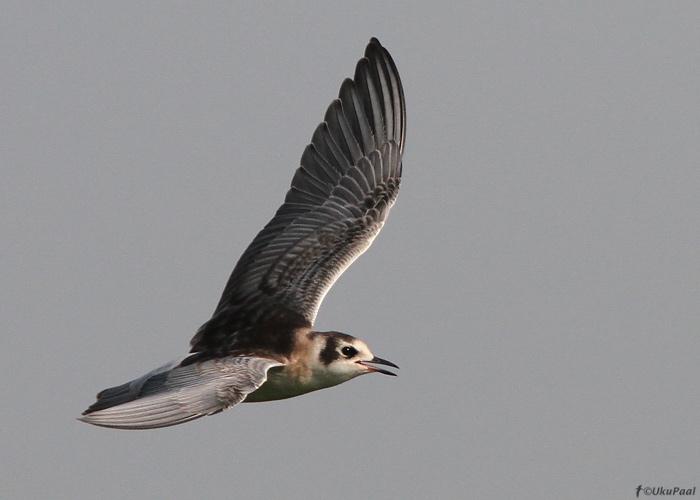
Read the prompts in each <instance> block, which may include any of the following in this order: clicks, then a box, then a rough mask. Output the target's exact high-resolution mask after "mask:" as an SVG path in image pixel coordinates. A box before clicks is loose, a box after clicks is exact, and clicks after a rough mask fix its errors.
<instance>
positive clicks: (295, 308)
mask: <svg viewBox="0 0 700 500" xmlns="http://www.w3.org/2000/svg"><path fill="white" fill-rule="evenodd" d="M405 131H406V110H405V103H404V95H403V88H402V86H401V80H400V79H399V74H398V72H397V70H396V66H395V65H394V61H393V60H392V58H391V56H390V55H389V53H388V52H387V51H386V49H384V47H382V46H381V44H380V43H379V41H378V40H377V39H376V38H372V40H370V43H369V45H367V48H366V50H365V57H364V58H362V59H360V61H359V62H358V63H357V67H356V69H355V77H354V78H353V79H352V80H351V79H346V80H345V81H344V82H343V84H342V86H341V87H340V92H339V96H338V99H336V100H334V101H333V102H332V103H331V105H330V106H329V107H328V110H327V111H326V116H325V118H324V121H323V122H322V123H321V124H320V125H319V126H318V127H317V128H316V131H315V132H314V134H313V137H312V139H311V144H309V145H308V146H307V147H306V149H305V150H304V153H303V155H302V157H301V166H300V167H299V169H298V170H297V171H296V174H295V175H294V178H293V179H292V185H291V188H290V190H289V192H288V193H287V196H286V198H285V200H284V204H283V205H282V206H281V207H280V208H279V209H278V210H277V213H276V214H275V216H274V217H273V218H272V220H271V221H270V222H269V223H268V224H267V225H266V226H265V227H264V228H263V230H262V231H260V233H259V234H258V235H257V236H256V238H255V239H254V240H253V242H252V243H251V244H250V246H249V247H248V248H247V249H246V251H245V252H244V253H243V256H242V257H241V259H240V260H239V261H238V264H237V265H236V267H235V269H234V270H233V273H232V274H231V277H230V278H229V280H228V283H227V284H226V288H225V289H224V292H223V295H222V297H221V300H220V302H219V305H218V306H217V308H216V311H215V312H214V315H213V316H212V318H211V319H210V320H209V321H208V322H207V323H205V324H204V325H202V327H201V328H200V329H199V331H198V332H197V334H196V335H195V336H194V338H193V339H192V341H191V344H192V352H199V351H209V350H221V349H222V348H224V349H226V348H233V347H235V343H236V335H237V333H238V332H240V331H241V330H243V329H246V328H249V327H253V326H259V325H264V324H289V325H297V326H302V325H305V326H311V325H312V324H313V322H314V320H315V318H316V314H317V312H318V309H319V307H320V305H321V302H322V301H323V297H324V296H325V295H326V292H327V291H328V290H329V289H330V287H331V286H332V285H333V283H334V282H335V281H336V279H338V277H339V276H340V275H341V274H342V273H343V271H345V269H347V267H348V266H349V265H350V264H352V262H353V261H354V260H355V259H356V258H357V257H359V256H360V255H361V254H362V253H363V252H364V251H365V250H367V248H368V247H369V246H370V244H371V243H372V240H373V239H374V238H375V237H376V236H377V233H379V231H380V229H381V228H382V226H383V224H384V221H385V220H386V218H387V215H388V214H389V209H390V208H391V206H392V205H393V203H394V201H395V199H396V196H397V194H398V190H399V182H400V179H401V157H402V154H403V145H404V136H405Z"/></svg>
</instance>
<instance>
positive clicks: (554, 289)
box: [0, 1, 700, 499]
mask: <svg viewBox="0 0 700 500" xmlns="http://www.w3.org/2000/svg"><path fill="white" fill-rule="evenodd" d="M428 5H429V6H428ZM699 19H700V7H699V6H698V4H697V3H696V2H644V1H634V2H581V3H577V4H573V3H572V2H561V3H554V2H534V3H531V2H527V3H526V2H492V1H484V2H473V3H468V4H466V3H465V4H462V5H459V6H458V4H457V3H430V4H428V3H425V4H424V5H423V6H416V5H414V6H411V5H409V4H408V3H407V2H344V3H343V4H342V5H341V4H340V3H339V2H318V3H311V2H294V3H291V2H290V3H289V4H288V5H280V4H276V3H267V2H231V3H224V2H220V3H208V2H120V3H119V4H118V5H117V4H116V2H115V3H112V4H109V5H103V4H101V3H99V2H37V3H34V2H26V1H24V2H3V7H2V16H1V17H0V47H1V56H0V61H1V62H0V84H1V93H0V103H1V104H0V105H1V111H0V114H1V116H2V118H1V120H0V127H2V131H1V133H0V161H1V171H0V175H1V179H0V203H1V208H0V272H1V275H0V279H1V283H2V286H1V287H0V315H1V317H0V331H1V332H2V339H3V353H2V358H3V359H2V363H0V367H1V368H0V375H1V377H2V384H1V388H0V391H1V394H0V397H1V401H2V404H0V418H1V422H0V439H1V442H0V450H1V451H0V453H1V454H2V455H1V462H0V467H1V470H0V497H2V498H7V499H33V498H37V499H64V498H65V499H87V498H101V499H102V498H104V499H125V498H149V499H166V498H215V497H217V498H277V497H280V498H288V499H303V498H319V499H320V498H334V499H357V498H368V499H384V498H436V499H437V498H479V499H491V498H493V499H502V498H619V499H627V498H634V497H635V490H636V488H637V486H638V485H640V484H642V485H649V486H665V487H673V486H680V487H692V486H700V484H699V483H700V472H698V471H699V470H700V469H699V468H698V464H700V425H698V422H699V416H700V394H698V380H699V378H700V366H699V359H700V355H699V352H700V337H699V335H698V333H699V332H698V330H699V328H700V308H699V307H698V306H699V303H700V300H699V299H700V250H699V248H700V227H699V226H700V119H699V117H700V98H699V95H700V92H699V89H700V57H699V56H698V54H699V53H700V29H698V20H699ZM371 36H376V37H378V38H379V39H380V41H381V42H382V43H383V44H384V45H385V46H386V47H387V48H388V49H389V51H390V52H391V54H392V55H393V57H394V59H395V61H396V64H397V66H398V68H399V71H400V73H401V76H402V78H403V82H404V86H405V90H406V99H407V103H408V133H407V143H406V153H405V157H404V180H403V184H402V192H401V193H400V195H399V199H398V202H397V204H396V205H395V206H394V209H393V211H392V214H391V217H390V218H389V221H388V223H387V225H386V226H385V229H384V231H383V232H382V234H381V235H380V236H379V238H377V240H376V242H375V243H374V245H373V247H372V248H371V249H370V251H369V252H367V253H366V254H365V255H364V256H363V257H362V258H360V259H359V260H358V261H357V262H356V263H355V264H354V265H353V266H352V267H351V268H350V269H349V270H348V272H346V273H345V275H344V276H343V277H342V278H341V279H340V281H339V282H338V283H337V284H336V286H335V287H334V288H333V290H332V291H331V292H330V293H329V295H328V296H327V298H326V300H325V302H324V305H323V307H322V309H321V313H320V315H319V318H318V321H317V323H316V325H315V326H316V327H317V329H320V330H329V329H334V330H340V331H344V332H347V333H350V334H353V335H355V336H358V337H360V338H362V339H364V340H365V341H367V342H368V344H369V345H370V347H371V348H372V350H373V351H374V353H375V354H376V355H378V356H382V357H385V358H387V359H389V360H391V361H394V362H395V363H397V364H398V365H400V366H401V370H400V376H399V377H398V378H393V377H384V376H379V375H373V376H367V377H361V378H360V379H357V380H354V381H352V382H350V383H347V384H344V385H342V386H339V387H336V388H333V389H330V390H324V391H319V392H317V393H313V394H310V395H306V396H303V397H299V398H296V399H291V400H287V401H281V402H273V403H262V404H255V405H253V404H251V405H241V406H239V407H237V408H235V409H233V410H230V411H228V412H225V413H223V414H221V415H218V416H215V417H209V418H203V419H200V420H198V421H196V422H192V423H189V424H186V425H182V426H177V427H173V428H169V429H163V430H155V431H146V432H125V431H114V430H108V429H100V428H96V427H91V426H88V425H85V424H82V423H80V422H78V421H76V420H75V417H77V416H79V414H80V412H81V411H82V410H84V409H85V408H86V407H87V406H88V405H89V404H91V403H92V402H93V401H94V399H93V398H94V394H95V393H96V392H97V391H99V390H101V389H103V388H105V387H108V386H112V385H115V384H119V383H122V382H126V381H127V380H130V379H132V378H134V377H136V376H139V375H141V374H143V373H145V372H146V371H148V370H150V369H152V368H154V367H156V366H159V365H160V364H162V363H164V362H166V361H168V360H170V359H172V358H175V357H178V356H182V355H184V354H185V353H186V351H187V349H188V342H189V339H190V338H191V336H192V335H193V334H194V332H195V330H196V329H197V328H198V327H199V325H200V324H201V323H203V322H204V321H206V320H207V319H208V318H209V316H210V315H211V313H212V311H213V308H214V306H215V304H216V302H217V301H218V299H219V296H220V293H221V291H222V289H223V286H224V284H225V282H226V279H227V278H228V274H229V273H230V271H231V269H232V268H233V265H234V264H235V262H236V260H237V258H238V256H239V255H240V254H241V253H242V252H243V250H244V248H245V247H246V246H247V244H248V243H249V242H250V241H251V240H252V238H253V237H254V236H255V234H256V233H257V231H258V230H259V229H260V228H262V226H263V225H264V224H265V223H266V222H267V220H269V218H270V217H271V216H272V215H273V213H274V211H275V210H276V209H277V207H278V206H279V204H280V203H281V202H282V199H283V197H284V194H285V192H286V190H287V188H288V186H289V182H290V180H291V178H292V175H293V173H294V170H295V168H296V167H297V166H298V161H299V158H300V156H301V152H302V150H303V148H304V146H305V145H306V144H307V143H308V142H309V140H310V138H311V134H312V132H313V130H314V128H315V127H316V125H317V124H318V122H319V121H320V120H321V119H322V117H323V114H324V112H325V109H326V107H327V105H328V104H329V103H330V101H331V99H333V98H334V97H335V95H336V94H337V91H338V88H339V87H340V83H341V82H342V80H343V78H345V77H347V76H351V75H352V73H353V71H354V66H355V63H356V61H357V60H358V59H359V58H360V57H361V56H362V54H363V51H364V47H365V45H366V44H367V42H368V41H369V38H370V37H371Z"/></svg>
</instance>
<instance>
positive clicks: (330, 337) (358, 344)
mask: <svg viewBox="0 0 700 500" xmlns="http://www.w3.org/2000/svg"><path fill="white" fill-rule="evenodd" d="M318 359H319V361H320V362H321V363H322V364H323V366H324V367H325V370H327V371H328V372H329V374H331V375H332V376H334V377H338V378H344V379H346V380H349V379H351V378H354V377H357V376H359V375H364V374H365V373H372V372H377V373H383V374H385V375H393V376H396V374H395V373H393V372H390V371H388V370H386V369H384V368H381V366H390V367H392V368H398V366H396V365H395V364H394V363H392V362H390V361H387V360H385V359H382V358H378V357H376V356H375V355H374V354H372V351H370V350H369V347H367V344H365V343H364V342H363V341H362V340H360V339H357V338H355V337H353V336H351V335H347V334H345V333H340V332H326V333H324V334H322V337H321V339H319V344H318ZM378 365H379V366H378Z"/></svg>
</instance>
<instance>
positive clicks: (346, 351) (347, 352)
mask: <svg viewBox="0 0 700 500" xmlns="http://www.w3.org/2000/svg"><path fill="white" fill-rule="evenodd" d="M340 352H342V353H343V356H346V357H348V358H352V357H353V356H354V355H355V354H357V349H355V348H354V347H352V346H349V345H346V346H345V347H343V348H342V349H341V350H340Z"/></svg>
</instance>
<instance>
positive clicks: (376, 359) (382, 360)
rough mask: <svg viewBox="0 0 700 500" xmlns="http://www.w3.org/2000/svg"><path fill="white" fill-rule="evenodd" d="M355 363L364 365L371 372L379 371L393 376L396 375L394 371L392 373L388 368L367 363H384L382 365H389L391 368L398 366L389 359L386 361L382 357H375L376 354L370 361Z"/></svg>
mask: <svg viewBox="0 0 700 500" xmlns="http://www.w3.org/2000/svg"><path fill="white" fill-rule="evenodd" d="M357 363H358V364H360V365H362V366H366V367H367V368H369V370H370V371H372V372H379V373H383V374H384V375H392V376H394V377H395V376H396V374H395V373H392V372H390V371H389V370H384V369H383V368H377V367H376V366H372V365H371V364H369V363H372V364H374V365H384V366H391V367H392V368H398V366H396V365H395V364H394V363H392V362H391V361H387V360H386V359H382V358H377V357H376V356H375V357H374V358H372V360H371V361H358V362H357Z"/></svg>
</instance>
